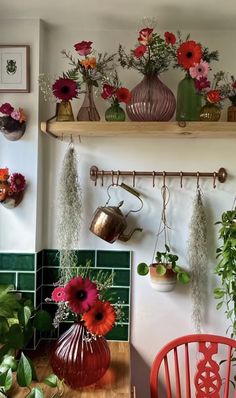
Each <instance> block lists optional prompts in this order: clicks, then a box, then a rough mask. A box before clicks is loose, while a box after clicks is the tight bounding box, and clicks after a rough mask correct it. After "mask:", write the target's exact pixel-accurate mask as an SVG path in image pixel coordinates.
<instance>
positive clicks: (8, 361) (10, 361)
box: [2, 355, 18, 371]
mask: <svg viewBox="0 0 236 398" xmlns="http://www.w3.org/2000/svg"><path fill="white" fill-rule="evenodd" d="M2 365H6V366H9V367H10V368H11V370H13V371H15V370H16V369H17V366H18V362H17V360H16V359H15V358H14V357H13V356H12V355H4V357H3V361H2Z"/></svg>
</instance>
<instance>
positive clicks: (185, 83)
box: [176, 75, 202, 121]
mask: <svg viewBox="0 0 236 398" xmlns="http://www.w3.org/2000/svg"><path fill="white" fill-rule="evenodd" d="M201 107H202V98H201V96H200V95H199V94H198V93H197V91H196V88H195V85H194V80H193V79H192V77H191V76H189V75H186V76H185V78H184V79H182V80H181V81H180V82H179V84H178V89H177V106H176V120H177V121H181V120H184V121H197V120H199V114H200V109H201Z"/></svg>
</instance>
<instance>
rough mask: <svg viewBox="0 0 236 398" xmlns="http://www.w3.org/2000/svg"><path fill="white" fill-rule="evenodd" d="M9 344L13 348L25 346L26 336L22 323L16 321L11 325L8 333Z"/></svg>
mask: <svg viewBox="0 0 236 398" xmlns="http://www.w3.org/2000/svg"><path fill="white" fill-rule="evenodd" d="M8 344H9V345H10V347H11V348H23V346H24V336H23V332H22V330H21V327H20V325H18V324H17V323H15V324H14V325H12V326H11V327H10V330H9V333H8Z"/></svg>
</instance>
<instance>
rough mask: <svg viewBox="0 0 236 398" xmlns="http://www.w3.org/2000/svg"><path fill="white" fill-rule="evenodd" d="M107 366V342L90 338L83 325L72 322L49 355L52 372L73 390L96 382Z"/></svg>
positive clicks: (102, 339) (100, 337)
mask: <svg viewBox="0 0 236 398" xmlns="http://www.w3.org/2000/svg"><path fill="white" fill-rule="evenodd" d="M109 365H110V349H109V346H108V343H107V341H106V339H105V338H104V337H103V336H96V339H94V338H91V335H89V334H88V331H87V329H86V328H85V326H84V324H83V322H77V323H74V324H73V325H72V326H71V327H70V329H69V330H67V331H66V332H65V333H64V334H63V335H62V336H61V337H60V338H59V340H58V341H57V343H56V346H55V348H54V350H53V353H52V356H51V366H52V369H53V372H54V373H55V374H56V375H57V376H58V377H59V379H61V380H62V379H64V381H65V383H66V384H68V385H69V386H70V387H71V388H73V389H77V388H80V387H85V386H89V385H91V384H94V383H96V382H97V381H98V380H99V379H100V378H101V377H102V376H103V375H104V374H105V372H106V371H107V369H108V367H109Z"/></svg>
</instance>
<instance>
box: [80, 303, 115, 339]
mask: <svg viewBox="0 0 236 398" xmlns="http://www.w3.org/2000/svg"><path fill="white" fill-rule="evenodd" d="M83 320H84V322H85V326H86V328H87V329H88V330H89V331H90V332H91V333H92V334H97V335H99V336H104V335H105V334H107V333H108V332H110V330H111V329H112V328H113V326H114V323H115V320H116V314H115V310H114V308H113V307H112V306H111V304H110V303H109V301H104V302H103V301H100V300H98V301H97V302H96V303H95V304H94V306H93V307H92V308H91V309H90V310H89V311H88V312H86V313H85V314H84V315H83Z"/></svg>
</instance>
